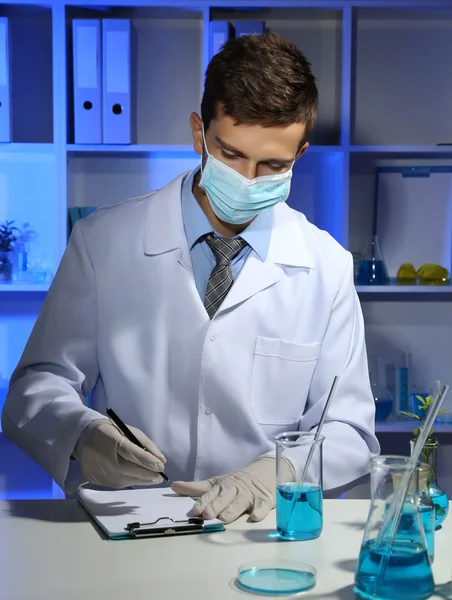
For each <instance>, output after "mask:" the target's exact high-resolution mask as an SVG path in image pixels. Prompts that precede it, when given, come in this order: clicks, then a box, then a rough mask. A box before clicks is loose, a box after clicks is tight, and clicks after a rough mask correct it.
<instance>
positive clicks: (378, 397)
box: [368, 355, 393, 421]
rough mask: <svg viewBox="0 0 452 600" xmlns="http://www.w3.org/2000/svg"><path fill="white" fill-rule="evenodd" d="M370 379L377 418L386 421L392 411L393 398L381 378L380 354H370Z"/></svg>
mask: <svg viewBox="0 0 452 600" xmlns="http://www.w3.org/2000/svg"><path fill="white" fill-rule="evenodd" d="M368 363H369V379H370V387H371V389H372V395H373V397H374V400H375V420H376V421H384V420H385V419H387V418H388V417H389V415H390V414H391V412H392V407H393V398H392V395H391V392H389V391H388V390H387V389H386V387H385V386H384V385H383V383H382V380H381V360H380V357H379V356H375V355H370V356H369V357H368Z"/></svg>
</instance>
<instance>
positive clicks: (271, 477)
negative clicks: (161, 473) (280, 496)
mask: <svg viewBox="0 0 452 600" xmlns="http://www.w3.org/2000/svg"><path fill="white" fill-rule="evenodd" d="M284 465H285V466H287V469H288V477H287V480H288V481H291V480H292V479H293V467H292V465H291V463H289V461H284ZM284 468H285V467H284ZM171 489H172V490H173V491H175V492H176V493H178V494H180V495H182V496H195V497H196V496H200V498H199V499H198V500H197V502H196V503H195V505H194V507H193V513H194V515H195V516H203V517H204V518H205V519H214V518H218V519H220V520H221V521H223V522H224V523H232V522H233V521H235V520H236V519H238V518H239V517H240V516H241V515H243V514H244V513H250V520H251V521H262V519H265V517H266V516H267V515H268V513H269V512H270V510H271V509H272V508H275V492H276V465H275V458H274V457H272V456H263V457H261V458H259V459H257V460H256V461H255V462H253V463H251V464H250V465H248V466H247V467H245V468H244V469H241V470H240V471H235V472H234V473H230V474H229V475H223V476H222V477H212V478H211V479H207V480H205V481H191V482H183V481H175V482H174V483H173V484H171Z"/></svg>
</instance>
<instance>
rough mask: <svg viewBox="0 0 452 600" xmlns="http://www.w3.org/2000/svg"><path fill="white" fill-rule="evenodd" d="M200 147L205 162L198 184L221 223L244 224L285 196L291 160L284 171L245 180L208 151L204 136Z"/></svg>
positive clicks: (288, 183) (287, 191)
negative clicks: (204, 156) (203, 150)
mask: <svg viewBox="0 0 452 600" xmlns="http://www.w3.org/2000/svg"><path fill="white" fill-rule="evenodd" d="M203 137H204V132H203ZM204 148H205V149H206V153H207V161H206V164H205V165H204V168H202V167H201V168H202V174H201V179H200V180H199V186H200V187H201V188H203V189H204V191H205V192H206V194H207V197H208V199H209V202H210V205H211V206H212V210H213V212H214V213H215V214H216V216H217V217H218V218H219V219H221V220H222V221H224V222H225V223H231V224H233V225H239V224H243V223H248V222H249V221H251V220H252V219H254V217H256V216H257V215H258V214H259V213H261V212H262V211H264V210H267V208H271V207H272V206H275V204H278V202H285V201H286V200H287V198H288V197H289V192H290V180H291V179H292V167H293V163H292V165H291V167H290V169H289V170H288V171H285V172H284V173H278V174H277V175H263V176H261V177H256V178H254V179H247V178H246V177H243V175H240V173H237V171H234V169H231V167H228V165H225V164H224V163H223V162H221V161H220V160H218V159H217V158H215V157H214V156H212V155H211V154H209V151H208V150H207V147H206V143H205V138H204ZM294 162H295V160H294Z"/></svg>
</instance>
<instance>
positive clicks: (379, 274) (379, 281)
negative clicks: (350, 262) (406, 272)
mask: <svg viewBox="0 0 452 600" xmlns="http://www.w3.org/2000/svg"><path fill="white" fill-rule="evenodd" d="M356 283H357V284H358V285H386V284H387V283H389V280H388V273H387V271H386V265H385V263H384V262H383V261H382V260H362V261H361V263H360V265H359V270H358V275H357V278H356Z"/></svg>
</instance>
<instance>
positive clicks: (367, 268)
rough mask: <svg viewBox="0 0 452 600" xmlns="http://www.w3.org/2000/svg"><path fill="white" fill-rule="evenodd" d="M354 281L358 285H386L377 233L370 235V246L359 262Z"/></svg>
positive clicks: (386, 274)
mask: <svg viewBox="0 0 452 600" xmlns="http://www.w3.org/2000/svg"><path fill="white" fill-rule="evenodd" d="M356 283H357V284H358V285H387V284H388V283H389V277H388V271H387V269H386V264H385V262H384V260H383V254H382V252H381V248H380V240H379V239H378V235H373V236H372V239H371V242H370V247H369V249H368V251H367V252H366V254H365V255H364V258H363V259H362V260H361V262H360V263H359V269H358V276H357V278H356Z"/></svg>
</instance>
